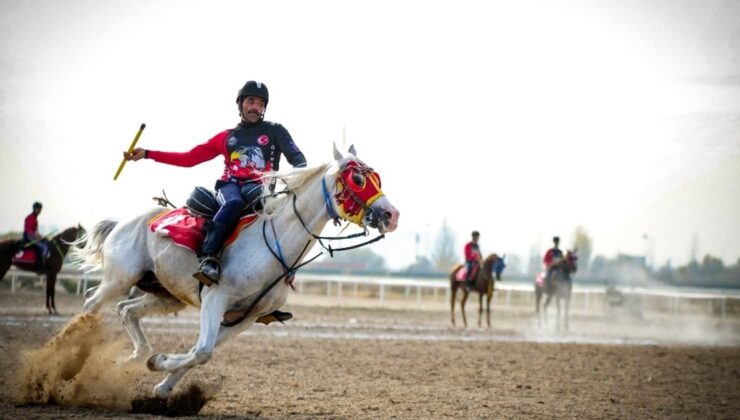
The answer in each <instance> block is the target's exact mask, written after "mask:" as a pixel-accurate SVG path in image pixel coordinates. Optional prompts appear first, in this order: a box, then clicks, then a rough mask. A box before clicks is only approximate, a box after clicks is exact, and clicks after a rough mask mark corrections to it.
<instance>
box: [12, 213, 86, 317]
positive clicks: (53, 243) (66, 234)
mask: <svg viewBox="0 0 740 420" xmlns="http://www.w3.org/2000/svg"><path fill="white" fill-rule="evenodd" d="M84 232H85V230H84V229H83V228H82V226H80V225H77V226H73V227H70V228H67V229H65V230H64V231H62V232H61V233H59V234H57V235H55V236H53V237H52V238H51V239H50V240H49V241H48V242H49V257H48V258H47V259H46V264H45V265H44V269H45V271H46V273H45V275H46V309H47V310H48V311H49V314H56V313H57V308H56V305H55V303H54V287H55V286H56V283H57V274H58V273H59V271H60V270H61V269H62V263H63V262H64V257H65V256H66V255H67V251H69V247H70V243H71V242H74V241H75V240H76V239H77V238H78V237H79V236H80V235H81V234H83V233H84ZM24 250H27V248H24V243H23V241H21V240H14V239H11V240H7V241H2V242H0V280H2V279H3V277H5V273H7V272H8V270H9V269H10V266H11V265H15V266H16V267H18V268H19V269H21V270H24V271H33V272H36V270H37V269H38V266H37V265H36V260H26V259H24V260H15V259H14V258H13V257H14V256H15V255H16V254H18V253H19V252H23V251H24ZM31 252H33V251H31ZM35 257H36V258H38V257H39V256H38V255H35Z"/></svg>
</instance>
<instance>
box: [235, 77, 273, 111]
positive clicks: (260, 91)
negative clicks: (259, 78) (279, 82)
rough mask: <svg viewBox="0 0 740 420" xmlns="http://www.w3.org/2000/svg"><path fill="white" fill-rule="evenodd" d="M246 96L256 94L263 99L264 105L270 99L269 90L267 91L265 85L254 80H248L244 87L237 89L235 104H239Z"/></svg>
mask: <svg viewBox="0 0 740 420" xmlns="http://www.w3.org/2000/svg"><path fill="white" fill-rule="evenodd" d="M246 96H257V97H260V98H262V99H264V100H265V107H266V106H267V103H268V102H269V101H270V92H268V91H267V86H265V84H264V83H262V82H255V81H254V80H250V81H248V82H247V83H246V84H245V85H244V87H242V88H241V89H239V94H238V95H237V96H236V103H237V105H239V106H241V104H242V100H243V99H244V97H246Z"/></svg>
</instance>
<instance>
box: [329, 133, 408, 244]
mask: <svg viewBox="0 0 740 420" xmlns="http://www.w3.org/2000/svg"><path fill="white" fill-rule="evenodd" d="M334 158H335V159H336V160H337V164H338V165H339V170H338V171H337V174H336V177H335V180H336V187H337V192H336V194H334V204H335V207H336V209H337V211H338V213H339V216H340V217H341V218H342V219H345V220H348V221H350V222H352V223H355V224H357V225H359V226H370V227H371V228H374V229H378V231H379V232H380V233H386V232H393V231H394V230H396V227H397V226H398V217H399V215H400V213H399V211H398V210H397V209H396V208H395V207H393V205H392V204H391V202H390V201H389V200H388V198H387V197H386V196H385V194H384V193H383V190H381V184H380V175H378V173H377V172H375V171H374V170H373V169H372V168H371V167H369V166H367V165H366V164H365V163H364V162H362V161H361V160H360V159H358V158H357V153H356V152H355V148H354V146H350V148H349V153H348V154H347V155H346V156H344V155H342V154H341V153H340V152H339V150H337V148H336V146H334Z"/></svg>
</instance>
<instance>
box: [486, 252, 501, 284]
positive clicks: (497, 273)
mask: <svg viewBox="0 0 740 420" xmlns="http://www.w3.org/2000/svg"><path fill="white" fill-rule="evenodd" d="M505 259H506V255H504V256H501V257H499V256H498V255H496V254H491V255H489V256H488V257H486V260H485V261H483V265H484V266H486V265H490V267H489V268H488V269H489V270H490V271H489V272H490V273H491V274H492V275H493V276H494V277H495V278H496V280H501V273H503V272H504V268H506V262H504V260H505Z"/></svg>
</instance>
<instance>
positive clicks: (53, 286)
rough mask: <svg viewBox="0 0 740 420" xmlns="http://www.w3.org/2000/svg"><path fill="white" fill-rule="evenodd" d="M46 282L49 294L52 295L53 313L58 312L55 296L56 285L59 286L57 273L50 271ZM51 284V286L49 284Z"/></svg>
mask: <svg viewBox="0 0 740 420" xmlns="http://www.w3.org/2000/svg"><path fill="white" fill-rule="evenodd" d="M46 284H47V287H49V292H48V293H49V296H50V302H51V311H52V313H53V314H55V315H56V314H58V313H59V312H57V304H56V302H54V296H55V295H56V287H57V273H50V274H47V275H46ZM49 285H50V286H49Z"/></svg>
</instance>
